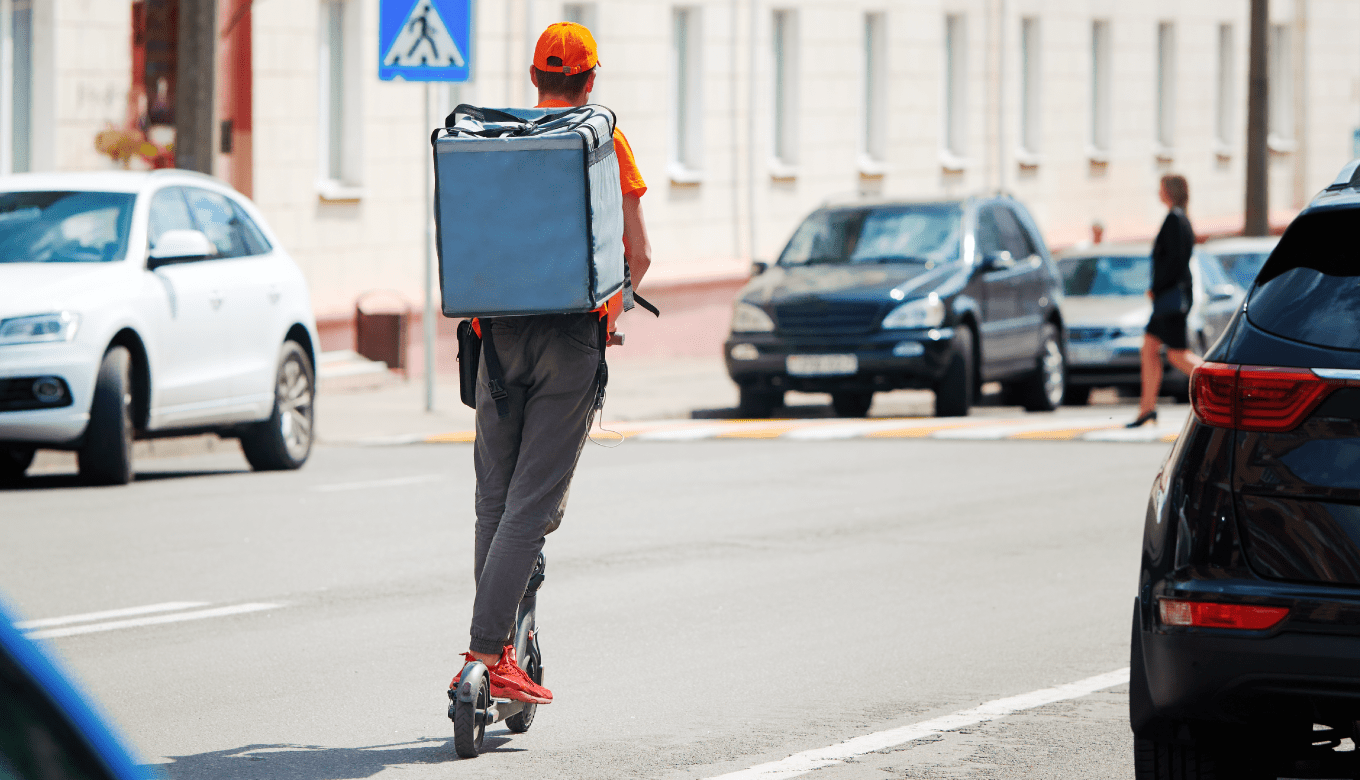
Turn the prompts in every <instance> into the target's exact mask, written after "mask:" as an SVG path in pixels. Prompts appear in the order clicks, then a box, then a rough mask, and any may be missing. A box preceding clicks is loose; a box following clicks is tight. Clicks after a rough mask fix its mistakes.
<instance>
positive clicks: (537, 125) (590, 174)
mask: <svg viewBox="0 0 1360 780" xmlns="http://www.w3.org/2000/svg"><path fill="white" fill-rule="evenodd" d="M614 122H615V119H614V113H613V112H612V111H610V110H609V109H607V108H605V107H603V106H597V105H586V106H580V107H569V108H500V109H496V108H476V107H473V106H468V105H460V106H458V107H457V108H455V109H454V110H453V113H451V114H449V116H448V118H447V119H446V120H445V122H444V124H445V126H444V127H441V128H438V129H436V130H435V131H434V133H432V134H431V136H430V143H431V144H432V146H433V147H434V171H435V207H434V218H435V234H436V241H435V246H436V247H437V250H438V254H439V289H440V293H441V298H442V304H443V312H444V316H446V317H505V316H516V315H520V316H523V315H533V314H574V313H586V312H590V311H594V310H595V309H598V308H599V307H600V306H602V305H604V303H605V302H606V301H608V300H609V299H610V298H611V297H613V296H614V295H615V294H616V293H619V292H622V293H623V301H624V303H623V308H624V310H625V311H627V310H629V309H631V308H633V304H634V302H635V301H636V302H637V303H638V304H640V305H642V306H643V307H644V308H646V309H648V310H649V311H651V312H652V313H654V314H656V313H657V311H656V309H655V307H653V306H651V305H650V304H649V303H647V302H646V301H644V300H641V299H639V298H638V297H637V296H635V295H634V294H633V289H632V283H631V280H630V279H629V273H628V265H627V263H625V262H624V257H623V197H622V194H621V192H620V185H619V164H618V160H617V158H616V157H615V156H614ZM601 322H602V323H603V320H601ZM458 332H459V351H458V353H459V374H460V377H461V379H462V382H461V384H462V396H463V402H464V403H466V404H468V405H469V406H472V407H473V408H476V371H477V363H478V357H479V356H480V354H479V353H484V354H485V357H486V364H487V373H488V379H489V380H490V385H491V394H492V397H493V398H495V399H496V407H497V410H498V412H499V413H500V416H501V417H505V416H506V415H507V414H508V413H509V403H508V401H507V396H506V394H505V389H504V386H503V379H504V376H503V374H502V372H501V367H500V360H499V358H498V357H497V356H496V351H495V345H494V344H493V343H492V342H491V338H490V333H491V331H490V329H484V330H483V332H482V338H480V339H479V338H477V336H476V334H475V333H474V332H473V330H472V328H471V323H469V322H462V323H459V328H458ZM608 335H609V334H608V333H607V331H606V328H605V326H604V325H603V324H602V325H601V327H600V372H599V373H600V376H599V391H598V394H597V399H596V401H597V404H598V403H601V402H602V401H603V394H604V383H605V381H607V376H608V373H607V369H606V367H605V364H604V347H605V344H604V342H605V341H606V340H607V339H608ZM477 342H482V343H477Z"/></svg>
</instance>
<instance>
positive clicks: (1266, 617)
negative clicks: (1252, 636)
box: [1159, 599, 1289, 631]
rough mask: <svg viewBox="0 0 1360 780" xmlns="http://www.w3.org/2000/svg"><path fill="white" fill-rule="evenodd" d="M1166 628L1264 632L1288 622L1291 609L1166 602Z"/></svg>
mask: <svg viewBox="0 0 1360 780" xmlns="http://www.w3.org/2000/svg"><path fill="white" fill-rule="evenodd" d="M1159 607H1160V609H1161V616H1162V625H1166V626H1192V627H1196V628H1240V629H1243V630H1247V631H1260V630H1262V629H1267V628H1270V627H1271V626H1273V625H1275V624H1276V623H1279V622H1280V621H1281V620H1284V618H1285V616H1286V615H1288V614H1289V608H1288V607H1262V606H1258V605H1256V604H1220V603H1217V602H1212V601H1182V600H1180V599H1162V600H1161V602H1160V604H1159Z"/></svg>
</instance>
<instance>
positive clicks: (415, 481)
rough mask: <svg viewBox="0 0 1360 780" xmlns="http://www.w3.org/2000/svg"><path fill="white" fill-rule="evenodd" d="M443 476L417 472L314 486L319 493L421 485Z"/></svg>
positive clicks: (314, 489)
mask: <svg viewBox="0 0 1360 780" xmlns="http://www.w3.org/2000/svg"><path fill="white" fill-rule="evenodd" d="M439 479H442V477H441V476H440V475H438V474H417V475H415V476H411V477H393V478H391V479H371V480H368V481H367V482H336V483H334V484H330V485H317V486H315V487H313V488H312V490H313V491H315V492H317V493H334V492H337V491H340V490H368V489H369V488H385V487H402V486H403V485H419V484H422V483H425V482H435V481H437V480H439Z"/></svg>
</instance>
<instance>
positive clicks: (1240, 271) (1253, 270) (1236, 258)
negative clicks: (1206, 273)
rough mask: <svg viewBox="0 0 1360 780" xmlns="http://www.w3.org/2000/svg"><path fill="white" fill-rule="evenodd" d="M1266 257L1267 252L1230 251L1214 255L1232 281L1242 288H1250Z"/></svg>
mask: <svg viewBox="0 0 1360 780" xmlns="http://www.w3.org/2000/svg"><path fill="white" fill-rule="evenodd" d="M1268 257H1270V253H1269V252H1230V253H1224V254H1216V255H1214V258H1215V259H1216V260H1218V264H1219V265H1221V266H1222V267H1223V272H1224V273H1226V274H1227V275H1228V278H1229V279H1231V280H1232V283H1233V284H1235V285H1237V286H1238V287H1241V288H1242V289H1243V290H1250V289H1251V283H1252V282H1254V281H1256V275H1257V274H1259V273H1261V267H1262V266H1264V265H1265V264H1266V258H1268Z"/></svg>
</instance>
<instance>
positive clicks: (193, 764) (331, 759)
mask: <svg viewBox="0 0 1360 780" xmlns="http://www.w3.org/2000/svg"><path fill="white" fill-rule="evenodd" d="M509 742H510V740H509V738H507V737H505V736H500V735H496V734H491V733H488V734H487V735H486V739H485V740H484V741H483V742H482V752H483V753H510V752H519V749H518V748H507V747H503V746H504V745H507V744H508V743H509ZM169 758H171V759H172V760H173V761H174V763H173V764H161V765H157V766H153V767H149V768H150V769H152V771H153V772H159V773H161V774H162V776H164V777H169V778H172V780H258V778H261V777H283V778H290V779H291V780H358V779H359V778H365V777H372V776H373V775H376V774H378V773H379V772H381V771H382V770H384V769H386V768H388V767H390V766H400V765H410V764H443V763H446V762H450V761H458V760H459V758H458V753H457V752H455V751H454V748H453V739H452V738H451V737H422V738H420V739H418V740H415V741H413V742H401V743H397V744H394V745H371V746H369V747H360V748H328V747H319V746H316V745H246V746H245V747H239V748H234V749H231V750H217V751H213V752H210V753H199V754H197V755H192V756H170V757H169Z"/></svg>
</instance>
